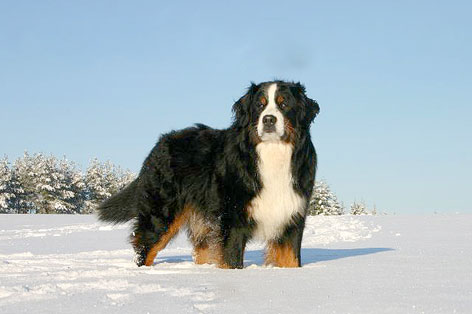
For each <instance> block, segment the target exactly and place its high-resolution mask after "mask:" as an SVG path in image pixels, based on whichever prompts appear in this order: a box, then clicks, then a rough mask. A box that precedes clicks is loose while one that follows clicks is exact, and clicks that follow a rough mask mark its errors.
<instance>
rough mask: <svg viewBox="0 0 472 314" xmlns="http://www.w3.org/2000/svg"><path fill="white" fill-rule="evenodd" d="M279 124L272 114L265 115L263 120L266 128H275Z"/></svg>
mask: <svg viewBox="0 0 472 314" xmlns="http://www.w3.org/2000/svg"><path fill="white" fill-rule="evenodd" d="M275 122H277V118H276V117H275V116H273V115H271V114H268V115H265V116H264V118H262V123H264V125H265V126H273V125H274V124H275Z"/></svg>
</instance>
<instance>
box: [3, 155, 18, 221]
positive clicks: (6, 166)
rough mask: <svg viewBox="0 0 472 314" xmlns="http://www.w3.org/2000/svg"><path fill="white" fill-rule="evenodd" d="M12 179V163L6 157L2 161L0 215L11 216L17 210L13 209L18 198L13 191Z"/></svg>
mask: <svg viewBox="0 0 472 314" xmlns="http://www.w3.org/2000/svg"><path fill="white" fill-rule="evenodd" d="M11 179H12V172H11V169H10V163H9V162H8V158H7V157H6V156H5V157H4V158H3V159H1V160H0V213H4V214H10V213H14V212H15V209H14V208H12V207H11V205H12V201H13V200H14V199H15V198H16V195H15V194H14V192H13V191H12V187H11Z"/></svg>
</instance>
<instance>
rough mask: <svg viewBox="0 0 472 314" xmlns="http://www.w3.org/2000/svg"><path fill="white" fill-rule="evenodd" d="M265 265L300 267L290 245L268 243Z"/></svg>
mask: <svg viewBox="0 0 472 314" xmlns="http://www.w3.org/2000/svg"><path fill="white" fill-rule="evenodd" d="M265 264H272V265H274V266H278V267H300V264H299V261H298V258H297V257H296V256H295V254H294V252H293V248H292V246H291V245H290V244H288V243H286V244H279V243H275V242H270V243H269V245H268V247H267V252H266V258H265Z"/></svg>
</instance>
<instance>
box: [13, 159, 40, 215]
mask: <svg viewBox="0 0 472 314" xmlns="http://www.w3.org/2000/svg"><path fill="white" fill-rule="evenodd" d="M13 173H14V175H15V181H16V182H17V185H18V187H19V188H20V189H21V194H22V195H21V198H20V200H21V205H20V207H16V208H17V212H18V213H19V214H27V213H36V211H37V208H36V206H35V199H36V188H35V180H34V177H35V175H34V174H33V157H32V156H30V155H29V154H28V152H25V153H24V154H23V157H22V158H18V159H17V160H15V163H14V164H13Z"/></svg>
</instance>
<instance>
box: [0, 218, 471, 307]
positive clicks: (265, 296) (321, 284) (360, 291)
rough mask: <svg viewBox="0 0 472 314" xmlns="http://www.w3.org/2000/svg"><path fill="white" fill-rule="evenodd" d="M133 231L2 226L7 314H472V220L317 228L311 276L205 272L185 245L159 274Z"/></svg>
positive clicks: (255, 247)
mask: <svg viewBox="0 0 472 314" xmlns="http://www.w3.org/2000/svg"><path fill="white" fill-rule="evenodd" d="M128 233H129V226H128V225H119V226H109V225H104V224H102V223H99V222H98V221H97V220H96V218H95V217H94V216H78V215H0V313H30V312H34V313H56V312H62V313H111V312H113V313H130V312H138V313H156V312H160V313H167V312H173V313H470V309H471V308H472V262H471V261H472V246H471V243H472V215H452V214H451V215H430V216H427V215H424V216H413V215H411V216H317V217H309V220H308V222H307V227H306V230H305V235H304V240H303V251H302V263H303V267H302V268H298V269H282V268H275V267H264V266H262V262H263V252H262V249H263V247H262V245H261V244H260V243H251V244H250V245H249V247H248V249H247V252H246V256H245V266H246V267H245V269H243V270H223V269H218V268H215V267H214V266H211V265H194V264H193V262H192V258H191V248H190V246H189V244H188V242H187V240H186V238H185V235H184V234H181V235H179V236H178V237H177V238H176V239H175V240H174V241H173V242H172V243H171V244H170V245H169V246H168V247H167V248H166V249H165V250H164V251H163V252H161V253H160V254H159V255H158V258H157V259H156V263H155V264H154V265H153V266H152V267H142V268H138V267H136V266H135V265H134V264H133V263H132V259H133V251H132V250H131V248H130V246H129V244H128V243H127V237H128Z"/></svg>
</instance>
